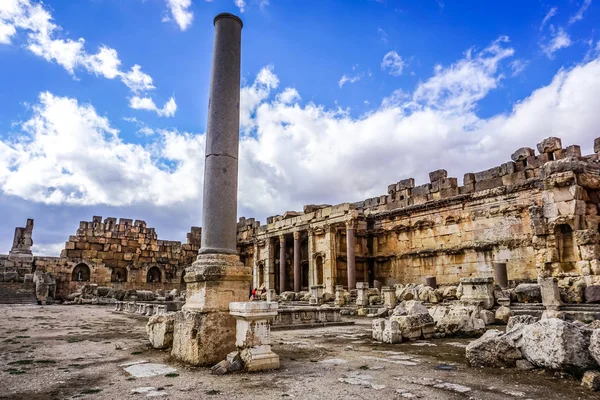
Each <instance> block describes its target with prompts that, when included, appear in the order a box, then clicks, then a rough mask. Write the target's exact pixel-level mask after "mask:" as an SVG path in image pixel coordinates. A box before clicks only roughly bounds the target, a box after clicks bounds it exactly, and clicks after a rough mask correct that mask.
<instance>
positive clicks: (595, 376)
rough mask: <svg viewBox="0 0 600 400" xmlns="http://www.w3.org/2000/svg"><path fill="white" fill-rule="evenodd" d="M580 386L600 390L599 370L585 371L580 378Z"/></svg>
mask: <svg viewBox="0 0 600 400" xmlns="http://www.w3.org/2000/svg"><path fill="white" fill-rule="evenodd" d="M581 386H583V387H586V388H588V389H590V390H593V391H595V392H598V391H600V371H586V372H585V373H584V374H583V379H581Z"/></svg>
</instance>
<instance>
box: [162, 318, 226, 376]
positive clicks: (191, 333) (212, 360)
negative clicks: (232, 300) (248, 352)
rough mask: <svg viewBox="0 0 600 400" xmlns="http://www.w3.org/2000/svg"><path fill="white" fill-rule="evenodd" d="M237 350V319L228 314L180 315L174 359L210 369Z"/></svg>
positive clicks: (173, 352) (174, 345)
mask: <svg viewBox="0 0 600 400" xmlns="http://www.w3.org/2000/svg"><path fill="white" fill-rule="evenodd" d="M234 350H235V318H234V317H232V316H231V315H229V312H199V311H187V310H183V311H178V312H177V313H176V314H175V322H174V332H173V349H172V351H171V355H172V356H173V357H175V358H176V359H178V360H180V361H183V362H185V363H188V364H191V365H195V366H199V367H200V366H202V367H208V366H213V365H214V364H216V363H218V362H220V361H222V360H224V359H225V358H226V357H227V354H228V353H230V352H232V351H234Z"/></svg>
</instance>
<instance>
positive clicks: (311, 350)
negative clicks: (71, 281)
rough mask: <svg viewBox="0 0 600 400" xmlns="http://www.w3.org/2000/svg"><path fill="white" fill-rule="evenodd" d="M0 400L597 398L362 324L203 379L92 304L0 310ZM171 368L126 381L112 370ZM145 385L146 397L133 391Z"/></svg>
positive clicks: (567, 384) (137, 326)
mask: <svg viewBox="0 0 600 400" xmlns="http://www.w3.org/2000/svg"><path fill="white" fill-rule="evenodd" d="M0 313H1V315H2V324H1V325H0V343H1V346H0V399H27V400H38V399H70V398H79V399H84V398H86V399H87V398H90V399H93V398H96V399H141V398H145V397H158V396H160V397H162V398H165V399H204V398H206V399H281V398H286V397H287V398H302V399H319V398H327V399H404V398H421V399H486V400H496V399H544V400H551V399H560V400H566V399H570V400H574V399H598V398H600V395H598V393H593V392H590V391H588V390H586V389H584V388H582V387H581V386H580V385H579V381H578V380H576V379H574V378H571V377H569V376H561V375H560V374H557V373H550V372H544V371H520V370H516V369H480V368H470V367H469V366H468V365H467V364H466V361H465V357H464V346H465V345H466V344H467V343H468V340H465V339H439V340H430V341H423V342H416V343H403V344H396V345H385V344H381V343H377V342H374V341H372V340H371V339H370V321H369V320H367V319H358V320H356V324H355V325H352V326H342V327H329V328H319V329H306V330H293V331H276V332H273V333H272V337H273V342H274V344H273V350H274V351H275V352H276V353H277V354H279V355H280V359H281V369H280V370H278V371H274V372H266V373H258V374H246V373H240V374H234V375H225V376H213V375H210V373H209V369H207V368H189V367H186V366H184V365H182V364H179V363H177V362H176V361H174V360H172V359H171V358H170V356H169V352H168V351H158V350H153V349H149V348H148V346H147V339H146V333H145V322H146V321H145V320H144V319H140V318H136V317H130V316H125V315H121V314H114V313H112V312H111V311H110V309H109V308H104V307H99V306H8V305H0ZM142 360H144V361H148V362H150V363H160V364H167V365H168V366H170V367H174V368H176V369H177V372H175V373H171V374H167V375H160V376H155V377H149V378H134V377H132V376H130V375H129V374H128V373H127V372H125V371H124V368H123V367H121V366H120V364H124V363H128V362H136V361H138V362H139V361H142ZM144 387H152V388H154V390H150V389H147V390H149V391H148V392H146V393H141V394H136V393H134V392H133V391H134V390H136V389H140V388H144Z"/></svg>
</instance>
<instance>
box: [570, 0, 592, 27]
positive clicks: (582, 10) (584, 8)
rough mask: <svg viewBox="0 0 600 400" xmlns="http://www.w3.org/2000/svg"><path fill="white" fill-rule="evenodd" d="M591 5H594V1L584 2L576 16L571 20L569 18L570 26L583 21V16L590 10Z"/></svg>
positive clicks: (587, 0)
mask: <svg viewBox="0 0 600 400" xmlns="http://www.w3.org/2000/svg"><path fill="white" fill-rule="evenodd" d="M591 4H592V0H583V4H582V5H581V7H580V8H579V10H577V12H576V13H575V15H573V16H572V17H571V18H569V24H573V23H575V22H577V21H580V20H582V19H583V14H585V12H586V11H587V9H588V8H589V6H590V5H591Z"/></svg>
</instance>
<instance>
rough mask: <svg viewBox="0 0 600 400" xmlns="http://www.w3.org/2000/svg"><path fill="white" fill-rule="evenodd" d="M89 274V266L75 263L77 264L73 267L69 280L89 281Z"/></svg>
mask: <svg viewBox="0 0 600 400" xmlns="http://www.w3.org/2000/svg"><path fill="white" fill-rule="evenodd" d="M90 274H91V273H90V267H88V266H87V265H86V264H84V263H81V264H77V266H76V267H75V268H73V273H72V274H71V280H72V281H74V282H89V280H90Z"/></svg>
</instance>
